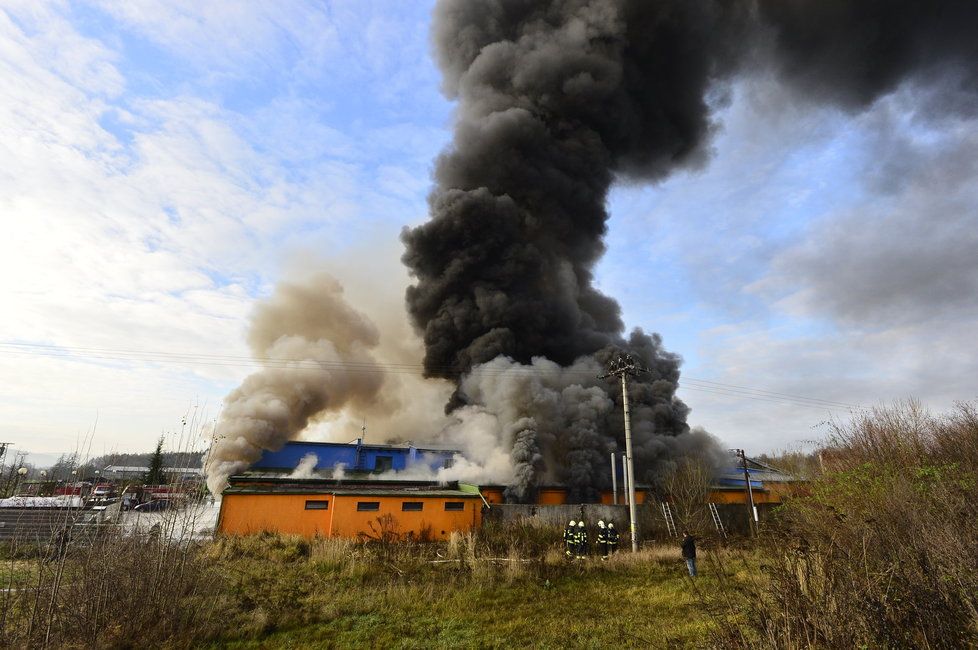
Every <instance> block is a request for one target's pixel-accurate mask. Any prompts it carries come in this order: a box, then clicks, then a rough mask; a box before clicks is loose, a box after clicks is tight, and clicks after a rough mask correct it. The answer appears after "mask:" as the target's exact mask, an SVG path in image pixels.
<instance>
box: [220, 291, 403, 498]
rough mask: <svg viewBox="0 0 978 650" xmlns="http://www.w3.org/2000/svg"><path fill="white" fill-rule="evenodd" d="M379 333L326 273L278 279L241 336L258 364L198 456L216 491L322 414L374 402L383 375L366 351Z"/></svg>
mask: <svg viewBox="0 0 978 650" xmlns="http://www.w3.org/2000/svg"><path fill="white" fill-rule="evenodd" d="M378 339H379V333H378V331H377V329H376V327H375V326H374V325H373V323H371V322H370V320H369V319H367V318H366V317H365V316H364V315H363V314H361V313H360V312H358V311H356V310H354V309H353V308H351V307H350V306H349V305H348V304H347V303H346V301H345V300H344V298H343V289H342V287H341V286H340V285H339V283H338V282H336V280H334V279H333V278H332V277H330V276H328V275H326V274H316V275H314V276H312V277H310V278H308V279H306V280H304V281H302V282H283V283H282V284H281V285H280V286H279V287H278V288H277V289H276V292H275V294H274V295H273V296H271V297H270V298H269V299H268V300H266V301H264V302H261V303H259V304H258V306H257V307H256V309H255V313H254V315H253V318H252V322H251V328H250V330H249V334H248V342H249V344H250V345H251V349H252V353H253V354H254V356H255V358H256V359H257V360H258V361H259V362H260V363H261V364H262V365H263V366H264V368H263V369H261V370H259V371H258V372H255V373H253V374H252V375H250V376H249V377H248V378H246V379H245V380H244V382H243V383H242V384H241V386H239V387H238V388H236V389H235V390H234V391H232V392H231V394H230V395H228V396H227V398H226V399H225V402H224V409H223V411H222V412H221V418H220V420H219V421H218V423H217V425H216V429H215V434H216V435H214V443H213V445H212V447H211V449H210V451H209V452H208V455H207V459H206V462H205V471H206V474H207V485H208V488H209V489H210V490H211V492H212V493H214V494H219V493H220V492H221V491H222V490H223V489H224V487H225V486H226V484H227V478H228V477H229V476H230V475H232V474H234V473H236V472H240V471H242V470H244V469H246V468H247V467H248V466H249V465H250V464H251V463H253V462H255V461H256V460H258V459H259V458H260V457H261V454H262V451H263V450H275V449H278V448H280V447H281V446H282V445H283V444H285V442H286V441H288V440H291V439H293V438H295V437H296V436H297V435H298V434H299V433H300V432H302V431H303V430H304V429H305V428H306V426H307V425H308V424H309V423H310V421H312V420H313V419H314V418H316V417H318V416H319V415H320V414H321V413H323V412H329V411H333V412H335V411H339V410H340V409H342V408H344V407H352V408H357V409H360V410H366V409H367V408H369V407H370V405H371V404H372V403H374V402H376V397H377V395H378V393H379V391H380V388H381V386H382V384H383V381H384V375H383V373H382V372H381V371H380V368H379V367H378V366H377V362H376V360H375V359H374V357H373V355H372V353H371V350H372V349H373V348H375V347H376V346H377V344H378Z"/></svg>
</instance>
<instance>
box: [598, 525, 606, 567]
mask: <svg viewBox="0 0 978 650" xmlns="http://www.w3.org/2000/svg"><path fill="white" fill-rule="evenodd" d="M598 552H600V553H601V559H602V560H607V559H608V529H607V528H605V527H604V521H599V522H598Z"/></svg>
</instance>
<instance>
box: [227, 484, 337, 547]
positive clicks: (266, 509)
mask: <svg viewBox="0 0 978 650" xmlns="http://www.w3.org/2000/svg"><path fill="white" fill-rule="evenodd" d="M307 500H314V501H329V510H306V509H305V507H306V501H307ZM332 514H333V495H331V494H225V495H224V498H223V499H221V514H220V520H219V522H218V530H219V531H220V532H222V533H225V534H228V535H248V534H251V533H259V532H262V531H265V530H268V531H273V532H278V533H283V534H286V535H303V536H305V537H315V536H316V535H321V536H324V537H325V536H327V535H329V529H330V525H331V517H332Z"/></svg>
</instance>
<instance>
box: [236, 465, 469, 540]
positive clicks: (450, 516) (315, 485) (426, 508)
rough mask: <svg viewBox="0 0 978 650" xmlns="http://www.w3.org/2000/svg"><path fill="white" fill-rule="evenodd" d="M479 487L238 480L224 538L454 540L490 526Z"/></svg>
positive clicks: (265, 478) (267, 477) (253, 477)
mask: <svg viewBox="0 0 978 650" xmlns="http://www.w3.org/2000/svg"><path fill="white" fill-rule="evenodd" d="M484 505H485V502H484V501H483V500H482V498H481V497H480V495H479V490H478V489H477V488H476V487H474V486H466V485H460V484H458V483H447V484H439V483H436V482H434V481H345V480H344V481H336V480H322V479H295V478H288V477H282V476H273V475H261V474H258V475H254V474H253V475H251V476H248V477H243V476H238V477H234V478H233V479H232V482H231V486H230V487H229V488H228V489H227V490H225V491H224V494H223V498H222V500H221V512H220V515H219V519H218V531H219V532H221V533H224V534H228V535H247V534H250V533H258V532H262V531H275V532H280V533H285V534H293V535H303V536H305V537H314V536H321V537H352V538H374V539H379V538H380V537H381V536H387V537H388V538H398V539H404V538H414V539H422V540H424V539H430V540H434V539H446V538H447V537H448V536H449V535H450V534H451V533H452V531H467V530H472V529H473V528H477V527H478V526H479V525H480V524H481V523H482V508H483V506H484Z"/></svg>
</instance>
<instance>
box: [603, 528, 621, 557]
mask: <svg viewBox="0 0 978 650" xmlns="http://www.w3.org/2000/svg"><path fill="white" fill-rule="evenodd" d="M605 536H606V538H607V540H608V555H611V554H612V553H614V552H615V551H617V550H618V529H617V528H615V524H614V523H613V522H610V521H609V522H608V530H607V531H606V532H605Z"/></svg>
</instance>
